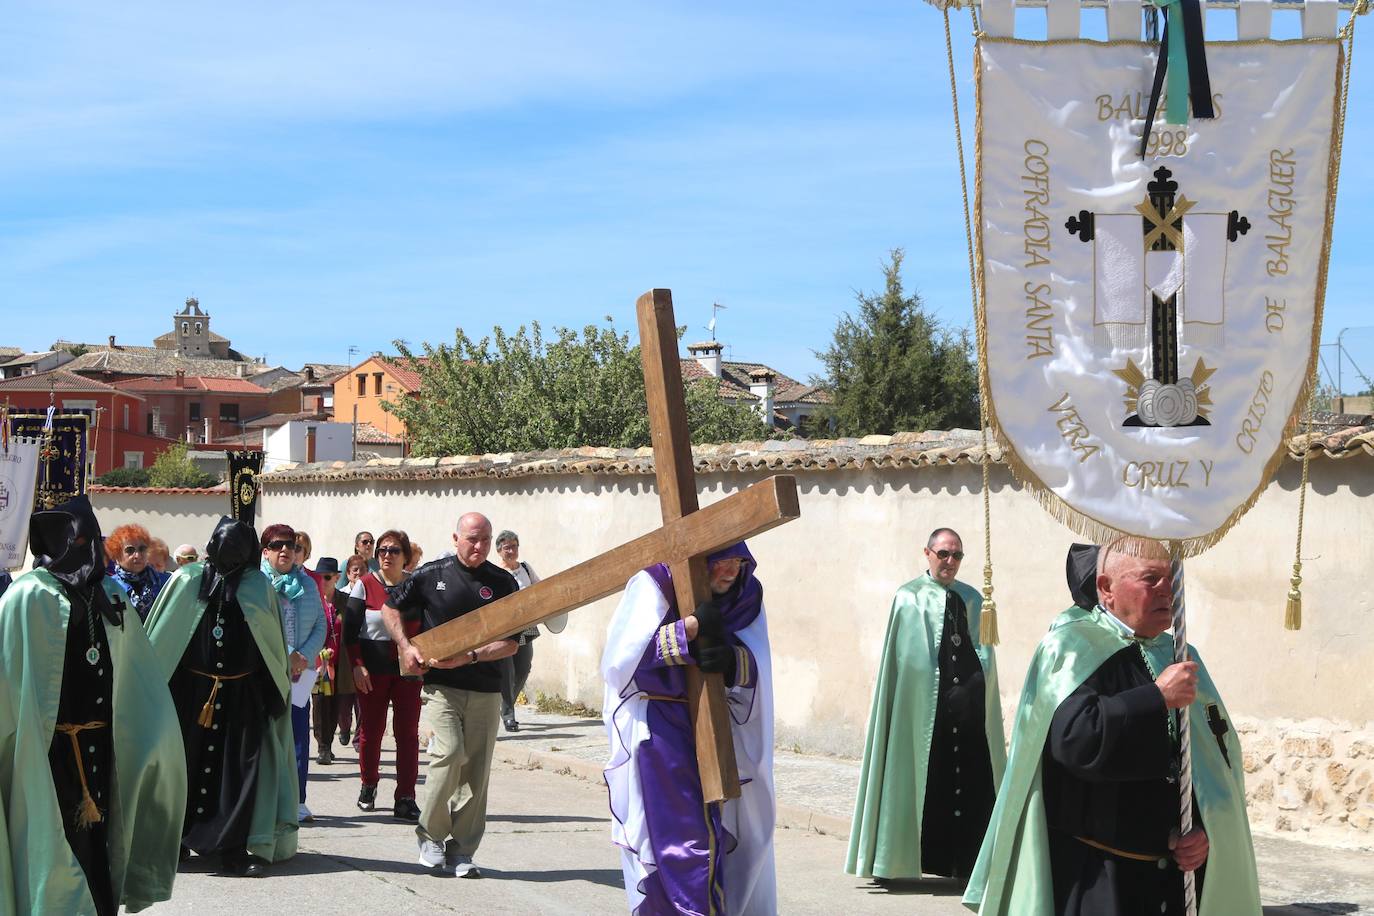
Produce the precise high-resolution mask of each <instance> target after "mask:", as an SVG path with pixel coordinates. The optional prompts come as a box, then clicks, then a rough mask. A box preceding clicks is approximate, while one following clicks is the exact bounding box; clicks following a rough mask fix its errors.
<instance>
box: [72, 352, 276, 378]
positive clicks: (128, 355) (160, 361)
mask: <svg viewBox="0 0 1374 916" xmlns="http://www.w3.org/2000/svg"><path fill="white" fill-rule="evenodd" d="M240 366H241V367H243V368H242V372H243V373H244V375H245V376H247V375H253V374H256V372H257V371H258V370H260V369H261V368H262V367H261V365H260V364H258V363H255V362H239V361H237V360H232V359H183V358H181V357H179V356H177V355H176V354H175V353H173V352H169V351H167V350H158V349H155V348H153V347H124V346H120V347H119V348H118V349H115V350H110V349H107V348H106V349H100V350H92V351H91V352H89V353H86V354H83V355H81V356H78V357H77V358H76V359H74V360H72V361H71V362H69V363H67V364H66V368H68V369H71V370H72V371H74V372H117V373H121V374H123V375H176V373H177V370H178V369H180V370H182V371H184V372H185V373H186V374H187V375H199V376H213V377H215V378H238V377H239V372H240V368H239V367H240Z"/></svg>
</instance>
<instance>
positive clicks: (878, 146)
mask: <svg viewBox="0 0 1374 916" xmlns="http://www.w3.org/2000/svg"><path fill="white" fill-rule="evenodd" d="M1023 15H1025V14H1023ZM1097 15H1099V16H1100V14H1097ZM1278 18H1280V19H1281V20H1288V19H1289V18H1290V17H1289V16H1287V15H1283V14H1280V15H1279V17H1278ZM957 21H958V22H959V24H960V26H961V28H960V30H959V31H958V32H957V33H956V58H957V60H958V62H959V65H960V74H961V92H962V93H963V97H962V99H961V101H962V102H963V103H964V104H965V105H966V106H968V105H971V102H972V94H971V85H970V84H969V82H968V79H967V75H968V63H969V58H970V56H971V41H970V39H969V37H968V28H967V25H966V23H967V19H966V18H962V17H961V18H960V19H959V20H957ZM1283 27H1284V28H1291V25H1289V24H1287V23H1286V22H1285V23H1284V25H1283ZM1223 29H1224V26H1223ZM0 47H3V48H4V49H5V53H4V54H3V55H0V99H2V100H4V101H3V102H2V103H0V198H2V199H3V200H4V205H3V207H0V303H3V315H4V318H3V322H0V343H3V344H14V345H22V346H26V347H30V348H36V347H42V346H46V345H47V344H49V343H51V341H52V340H53V339H55V338H58V337H64V338H81V339H86V340H93V341H100V340H104V339H105V337H106V336H108V335H109V334H117V335H118V337H119V339H120V340H121V341H124V342H126V343H146V342H148V341H149V340H150V339H151V338H152V337H154V336H156V335H157V334H160V333H163V332H164V331H166V330H168V329H170V326H171V325H170V315H171V313H172V312H173V311H174V310H175V309H177V308H178V307H179V306H180V304H181V302H182V300H183V299H185V298H186V296H188V295H196V296H198V297H199V298H200V301H201V304H202V306H203V307H205V308H206V309H207V310H208V311H210V313H211V314H212V315H213V316H214V327H215V329H216V330H218V331H219V332H220V333H222V334H224V335H226V336H228V337H230V338H232V339H233V341H234V343H235V345H236V346H238V347H240V348H241V349H244V350H245V351H247V352H250V353H252V354H254V355H266V357H267V359H268V361H269V362H270V363H272V364H286V365H289V366H293V367H298V366H299V365H300V364H301V363H302V362H305V361H323V362H344V361H345V360H347V359H348V351H349V347H350V346H356V347H358V348H360V349H361V350H362V351H363V352H370V351H372V350H377V349H384V350H390V349H391V347H390V341H391V340H393V339H395V338H398V337H399V338H404V339H406V340H408V341H411V342H413V343H418V342H420V341H424V340H430V341H436V342H438V341H447V340H451V339H452V333H453V328H454V327H455V326H459V325H461V326H463V327H464V328H465V329H466V330H467V331H468V332H469V333H474V334H480V333H482V332H485V331H487V330H489V329H490V328H491V326H492V325H494V324H501V325H503V326H506V327H508V328H512V329H513V328H514V327H515V326H517V325H519V324H520V323H522V322H526V321H529V320H531V319H537V320H539V321H540V322H542V323H544V324H545V326H546V327H547V326H550V325H568V326H573V327H580V326H581V325H583V324H586V323H588V322H596V321H600V320H601V319H602V317H603V316H605V315H611V316H613V317H614V318H615V319H616V323H617V325H618V326H619V327H621V328H622V329H630V328H631V326H632V324H633V304H634V300H635V298H636V296H637V295H638V294H639V293H641V292H643V291H644V290H645V289H648V288H650V287H653V286H666V287H669V288H671V289H672V290H673V293H674V301H675V303H676V308H677V314H678V320H679V322H680V323H686V324H689V325H690V326H691V330H690V331H689V337H691V338H692V339H697V338H700V337H702V336H705V331H704V327H703V326H704V325H705V324H706V322H707V321H708V320H709V318H710V314H711V308H710V307H711V303H712V302H713V301H715V302H720V303H723V304H725V305H726V306H727V310H726V311H724V312H722V313H721V316H720V329H719V336H720V338H721V339H722V340H723V341H724V342H726V343H727V344H729V345H730V347H731V351H730V353H731V354H732V355H733V356H734V357H735V358H740V359H755V360H760V361H764V362H768V363H770V364H772V365H774V366H775V367H776V368H778V369H781V370H782V371H784V372H787V373H788V374H791V375H794V376H797V377H804V376H806V375H807V374H809V373H811V372H813V371H816V370H818V368H819V366H818V363H817V361H816V359H815V357H814V356H813V354H812V351H813V350H816V349H821V348H823V347H824V346H825V345H826V344H827V343H828V341H829V337H830V333H831V331H832V329H833V327H834V324H835V320H836V318H837V316H838V315H839V314H840V313H841V312H843V311H845V310H847V309H849V308H851V307H852V305H853V294H854V290H855V289H873V288H876V287H878V286H879V285H880V283H881V273H880V264H881V262H882V260H883V258H884V257H885V256H886V253H887V251H888V250H889V249H891V248H894V247H902V248H905V249H906V251H907V263H906V270H905V275H906V279H907V282H908V284H909V286H911V287H914V288H916V289H918V290H919V291H920V292H921V293H922V294H923V295H924V296H925V298H926V300H927V302H928V303H929V304H930V305H931V306H932V307H933V308H934V309H935V310H936V311H937V312H938V313H940V314H941V315H942V316H943V317H944V318H945V319H946V320H947V321H949V322H950V323H951V324H954V325H958V326H963V325H968V324H970V305H969V296H968V279H967V269H966V261H965V255H964V236H963V223H962V216H961V212H960V196H959V191H958V171H957V166H956V161H955V157H954V142H953V138H952V134H951V123H950V114H949V92H948V83H947V77H946V75H945V69H944V68H945V57H944V38H943V32H942V29H941V24H940V16H939V14H938V13H937V12H936V11H935V10H934V9H932V8H930V7H928V6H926V5H925V4H923V3H920V2H917V0H904V2H896V0H893V2H850V3H844V4H836V3H834V2H828V3H800V2H799V3H788V4H778V3H762V2H760V3H754V4H729V3H711V2H693V3H643V2H640V3H617V2H601V3H597V4H580V5H574V4H571V3H566V2H564V3H552V2H550V3H510V4H499V5H498V4H466V3H464V4H460V3H453V2H449V3H423V2H406V3H394V4H376V3H349V2H335V3H330V4H279V3H274V4H268V3H255V2H241V3H235V4H232V5H224V4H220V5H205V4H167V3H151V2H127V3H121V4H118V5H110V4H96V3H93V2H87V3H69V4H54V3H36V2H21V3H17V4H14V3H12V4H9V5H7V9H6V15H5V17H4V19H3V20H2V21H0ZM1360 56H1361V55H1360V54H1359V53H1358V48H1357V54H1356V77H1355V81H1354V85H1353V86H1352V91H1351V96H1352V104H1351V111H1350V127H1349V131H1348V134H1347V137H1346V149H1347V150H1348V151H1350V154H1349V155H1347V157H1346V160H1345V166H1344V172H1343V175H1342V179H1343V180H1342V187H1341V202H1340V207H1339V212H1338V217H1337V239H1338V241H1337V244H1336V246H1335V249H1334V252H1333V259H1332V268H1331V276H1330V282H1329V291H1328V298H1327V310H1328V319H1327V332H1326V333H1325V334H1324V337H1326V338H1327V339H1332V340H1334V338H1335V333H1336V331H1337V330H1339V329H1340V328H1342V327H1346V326H1361V325H1366V324H1368V325H1374V315H1370V312H1369V309H1368V307H1367V303H1368V301H1369V297H1368V292H1367V291H1368V290H1369V289H1371V288H1372V287H1374V267H1371V264H1370V259H1369V258H1368V256H1367V254H1365V250H1366V249H1367V245H1366V244H1365V242H1364V240H1365V239H1366V238H1367V237H1368V236H1369V230H1370V226H1369V221H1370V219H1371V218H1374V217H1371V215H1370V214H1371V213H1374V208H1371V204H1374V199H1372V198H1374V186H1371V182H1370V169H1369V166H1368V164H1367V162H1368V161H1367V158H1366V157H1364V156H1362V155H1361V154H1362V152H1363V151H1364V150H1367V149H1369V148H1370V143H1369V141H1370V140H1371V137H1374V118H1371V111H1370V108H1371V104H1372V103H1371V99H1374V93H1372V92H1371V89H1374V76H1371V73H1374V71H1371V70H1370V68H1369V67H1363V68H1362V67H1360V64H1361V63H1362V61H1361V59H1360ZM965 115H966V118H967V117H969V116H971V108H968V107H966V108H965ZM966 123H967V121H966ZM970 132H971V131H970ZM1346 345H1347V349H1348V350H1349V351H1350V352H1351V354H1352V356H1353V357H1354V358H1355V359H1356V360H1357V361H1358V362H1359V363H1360V364H1361V366H1362V368H1364V369H1365V370H1366V371H1369V372H1371V373H1374V328H1369V329H1361V330H1353V331H1351V332H1349V333H1348V334H1347V335H1346ZM1333 368H1334V364H1333ZM1346 372H1347V377H1349V375H1350V373H1351V370H1350V368H1349V363H1347V368H1346ZM1348 387H1350V386H1348ZM1352 390H1353V388H1352Z"/></svg>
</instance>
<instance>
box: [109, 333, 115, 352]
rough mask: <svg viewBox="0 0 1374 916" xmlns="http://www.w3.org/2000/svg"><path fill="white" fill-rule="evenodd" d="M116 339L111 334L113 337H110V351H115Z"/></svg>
mask: <svg viewBox="0 0 1374 916" xmlns="http://www.w3.org/2000/svg"><path fill="white" fill-rule="evenodd" d="M114 339H115V336H114V335H113V334H111V335H110V349H111V350H113V349H114V348H115V342H114Z"/></svg>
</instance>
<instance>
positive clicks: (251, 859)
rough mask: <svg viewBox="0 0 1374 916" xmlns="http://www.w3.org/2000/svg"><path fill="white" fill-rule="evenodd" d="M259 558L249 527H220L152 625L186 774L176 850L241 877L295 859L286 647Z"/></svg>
mask: <svg viewBox="0 0 1374 916" xmlns="http://www.w3.org/2000/svg"><path fill="white" fill-rule="evenodd" d="M258 555H259V551H258V538H257V535H256V534H254V532H253V529H252V528H251V527H249V526H248V525H246V524H244V523H243V522H238V521H234V520H233V519H231V518H222V519H220V522H219V524H218V525H217V526H216V527H215V531H214V533H213V534H212V535H211V536H210V542H209V543H208V544H206V546H205V562H204V563H188V564H187V565H185V566H183V567H181V568H180V569H178V570H177V571H176V572H175V573H174V574H173V575H172V578H171V579H170V580H168V582H167V584H166V585H165V586H163V589H162V592H161V593H160V594H159V595H158V598H157V602H156V603H155V604H154V605H153V609H152V612H151V613H150V614H149V615H148V622H147V627H148V638H149V639H150V640H152V644H153V650H154V651H155V652H156V653H157V659H158V671H159V674H160V675H161V677H162V679H163V681H164V683H169V684H170V686H171V690H172V696H173V697H174V698H175V700H176V707H177V715H178V718H179V719H180V720H181V734H182V739H183V741H184V744H185V749H186V761H187V764H188V765H189V768H190V784H189V787H188V790H189V792H190V796H189V799H188V801H187V807H186V823H185V827H184V832H183V834H182V845H183V846H184V848H185V849H186V850H188V851H194V852H195V853H196V854H198V855H202V856H207V855H212V854H218V855H219V856H220V857H221V867H222V869H223V871H224V872H225V873H227V874H230V875H236V876H241V877H258V876H260V875H261V874H263V872H264V870H265V868H266V866H267V864H269V863H272V862H280V861H283V860H284V859H289V858H291V857H292V856H293V855H295V854H296V834H297V826H296V808H297V793H298V786H297V784H296V780H297V776H296V752H295V745H294V743H293V739H292V733H291V720H290V718H289V717H288V716H287V715H286V714H285V713H286V710H287V706H288V705H289V704H290V702H291V698H290V691H291V685H290V681H289V680H288V679H287V670H288V665H287V658H286V638H285V635H284V633H283V631H282V622H281V615H280V613H279V612H278V610H277V598H276V592H274V591H273V590H272V589H271V588H270V587H269V585H268V582H267V577H266V576H264V575H263V574H262V573H261V572H260V571H259V570H258Z"/></svg>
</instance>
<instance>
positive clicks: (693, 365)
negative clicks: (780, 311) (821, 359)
mask: <svg viewBox="0 0 1374 916" xmlns="http://www.w3.org/2000/svg"><path fill="white" fill-rule="evenodd" d="M681 363H682V380H683V381H684V382H687V383H688V384H690V383H692V382H695V381H698V380H700V379H709V378H711V373H710V372H708V371H707V369H706V367H705V366H703V365H702V364H701V363H699V362H697V361H696V360H695V359H693V358H691V357H686V358H683V359H682V360H681ZM755 369H767V370H768V371H769V372H771V373H773V376H774V378H773V404H774V405H775V406H782V405H784V404H829V403H830V395H829V393H828V392H826V391H825V389H823V388H820V387H819V386H816V385H808V384H805V383H804V382H799V381H797V380H796V379H794V378H792V377H790V376H787V375H784V374H783V373H781V372H779V371H778V370H776V369H774V368H773V367H772V366H765V365H763V364H762V363H741V362H734V361H732V360H722V361H721V364H720V384H721V389H722V390H721V395H722V396H723V397H728V398H736V399H738V400H741V401H757V400H758V397H757V396H756V395H754V394H753V393H752V392H751V391H750V390H749V373H750V372H752V371H754V370H755Z"/></svg>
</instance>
